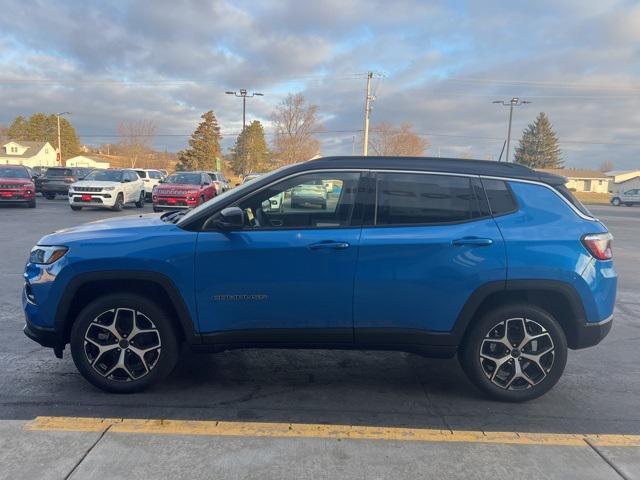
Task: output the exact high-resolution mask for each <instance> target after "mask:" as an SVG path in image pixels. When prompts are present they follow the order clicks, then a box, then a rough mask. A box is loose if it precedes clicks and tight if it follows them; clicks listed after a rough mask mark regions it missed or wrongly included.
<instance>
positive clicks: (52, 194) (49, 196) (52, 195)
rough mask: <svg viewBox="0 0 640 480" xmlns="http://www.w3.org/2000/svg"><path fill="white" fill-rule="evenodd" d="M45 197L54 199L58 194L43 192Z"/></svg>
mask: <svg viewBox="0 0 640 480" xmlns="http://www.w3.org/2000/svg"><path fill="white" fill-rule="evenodd" d="M43 195H44V198H46V199H47V200H53V199H54V198H56V194H55V193H43Z"/></svg>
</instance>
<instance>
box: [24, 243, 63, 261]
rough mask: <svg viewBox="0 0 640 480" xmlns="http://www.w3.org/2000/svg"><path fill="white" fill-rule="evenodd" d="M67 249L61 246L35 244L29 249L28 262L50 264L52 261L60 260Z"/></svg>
mask: <svg viewBox="0 0 640 480" xmlns="http://www.w3.org/2000/svg"><path fill="white" fill-rule="evenodd" d="M68 250H69V249H68V248H67V247H61V246H42V245H36V246H35V247H33V248H32V249H31V254H30V255H29V262H30V263H37V264H40V265H51V264H52V263H53V262H56V261H58V260H60V259H61V258H62V257H64V254H65V253H67V251H68Z"/></svg>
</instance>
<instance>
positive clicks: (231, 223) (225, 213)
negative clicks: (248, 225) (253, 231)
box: [216, 207, 244, 231]
mask: <svg viewBox="0 0 640 480" xmlns="http://www.w3.org/2000/svg"><path fill="white" fill-rule="evenodd" d="M216 227H218V228H219V229H220V230H225V231H229V230H239V229H241V228H242V227H244V212H243V211H242V209H241V208H239V207H227V208H224V209H223V210H222V211H221V212H220V218H219V219H218V221H217V222H216Z"/></svg>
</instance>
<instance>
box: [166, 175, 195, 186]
mask: <svg viewBox="0 0 640 480" xmlns="http://www.w3.org/2000/svg"><path fill="white" fill-rule="evenodd" d="M200 180H202V176H201V175H200V174H199V173H174V174H173V175H169V176H168V177H167V178H166V180H165V181H164V183H179V184H183V185H200Z"/></svg>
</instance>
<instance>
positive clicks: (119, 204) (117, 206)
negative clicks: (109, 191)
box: [111, 193, 124, 212]
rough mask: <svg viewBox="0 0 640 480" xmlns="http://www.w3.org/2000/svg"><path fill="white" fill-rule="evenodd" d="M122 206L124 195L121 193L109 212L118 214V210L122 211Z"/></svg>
mask: <svg viewBox="0 0 640 480" xmlns="http://www.w3.org/2000/svg"><path fill="white" fill-rule="evenodd" d="M123 206H124V195H123V194H122V193H119V194H118V196H117V197H116V203H114V204H113V207H111V210H113V211H114V212H119V211H120V210H122V207H123Z"/></svg>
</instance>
